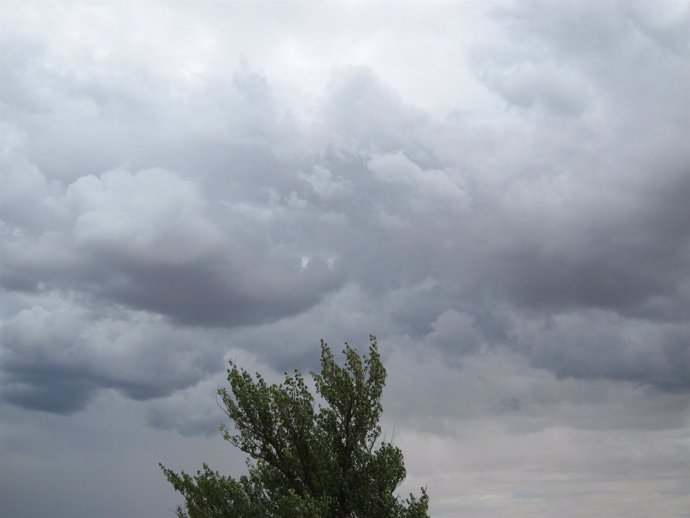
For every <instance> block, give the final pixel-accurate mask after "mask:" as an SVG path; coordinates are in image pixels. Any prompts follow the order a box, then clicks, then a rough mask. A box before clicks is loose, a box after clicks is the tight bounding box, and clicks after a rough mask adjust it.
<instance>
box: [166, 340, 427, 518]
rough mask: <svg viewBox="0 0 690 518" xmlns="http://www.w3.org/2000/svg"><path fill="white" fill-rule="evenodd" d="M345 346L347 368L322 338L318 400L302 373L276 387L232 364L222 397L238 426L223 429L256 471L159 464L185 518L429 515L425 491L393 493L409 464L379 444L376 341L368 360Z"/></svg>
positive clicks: (380, 375)
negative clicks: (230, 472) (189, 469)
mask: <svg viewBox="0 0 690 518" xmlns="http://www.w3.org/2000/svg"><path fill="white" fill-rule="evenodd" d="M345 345H346V347H345V350H344V351H343V353H344V355H345V365H344V366H342V367H341V366H340V365H338V363H337V362H336V360H335V358H334V356H333V353H332V352H331V350H330V348H329V347H328V345H327V344H326V343H325V342H324V341H323V340H322V341H321V372H320V373H318V374H317V373H312V376H313V379H314V384H315V387H316V393H317V394H318V396H319V398H320V399H319V402H315V399H314V396H313V395H312V393H311V392H310V390H309V388H308V387H307V384H306V382H305V380H304V378H303V376H302V375H301V374H300V373H299V372H298V371H295V373H294V374H293V375H292V376H290V375H288V374H287V373H286V374H285V379H284V381H283V382H282V383H280V384H278V385H276V384H272V385H269V384H267V383H266V381H265V380H264V378H263V377H262V376H261V375H260V374H258V373H257V374H256V377H255V378H253V377H252V376H251V375H250V374H249V373H248V372H247V371H245V370H244V369H242V368H239V367H238V366H237V365H236V364H235V363H233V362H231V363H230V368H229V369H228V382H229V384H230V390H231V393H230V392H228V391H227V390H226V389H225V388H221V389H219V390H218V396H219V397H220V400H221V401H222V407H223V410H224V412H225V413H226V414H227V416H228V417H229V418H230V419H231V420H232V422H233V423H234V430H231V429H228V428H227V427H225V426H222V427H221V433H222V435H223V437H224V439H225V440H227V441H228V442H230V443H231V444H232V445H234V446H236V447H237V448H239V449H240V450H242V451H243V452H245V453H246V454H247V455H249V457H250V459H248V460H247V466H248V468H249V473H248V475H245V476H242V477H240V478H239V479H237V480H236V479H234V478H232V477H227V476H223V475H221V474H219V473H218V472H216V471H213V470H211V469H210V468H209V467H208V466H207V465H206V464H203V469H202V470H199V471H197V474H196V475H194V476H192V475H189V474H187V473H185V472H181V473H180V474H177V473H175V472H173V471H172V470H170V469H168V468H166V467H165V466H163V465H162V464H161V468H162V470H163V472H164V473H165V476H166V477H167V479H168V481H169V482H170V483H171V484H172V486H173V487H174V488H175V490H176V491H178V492H180V493H181V494H182V495H183V496H184V498H185V505H186V509H183V508H181V507H179V508H178V509H177V515H178V517H179V518H230V517H237V518H423V517H428V505H429V498H428V496H427V494H426V491H425V489H424V488H422V494H421V497H419V498H415V497H414V496H413V495H410V496H409V497H408V498H407V499H405V500H402V499H400V498H399V497H398V496H396V494H395V490H396V488H397V487H398V486H399V485H400V483H401V482H402V481H403V479H404V478H405V465H404V462H403V455H402V452H401V451H400V449H399V448H397V447H396V446H394V445H393V444H391V443H390V442H386V441H385V440H380V437H381V427H380V426H379V424H378V422H379V417H380V415H381V412H382V406H381V394H382V391H383V387H384V384H385V381H386V370H385V368H384V367H383V364H382V363H381V357H380V355H379V352H378V348H377V343H376V338H375V337H374V336H370V347H369V354H368V355H365V356H363V357H362V356H360V355H359V353H358V352H357V351H356V350H355V349H353V348H352V347H350V346H349V345H347V344H345Z"/></svg>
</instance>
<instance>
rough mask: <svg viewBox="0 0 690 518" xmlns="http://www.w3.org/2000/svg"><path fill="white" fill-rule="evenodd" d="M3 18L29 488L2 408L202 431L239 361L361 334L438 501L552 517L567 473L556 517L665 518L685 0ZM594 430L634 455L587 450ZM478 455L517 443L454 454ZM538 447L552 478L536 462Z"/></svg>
mask: <svg viewBox="0 0 690 518" xmlns="http://www.w3.org/2000/svg"><path fill="white" fill-rule="evenodd" d="M273 9H275V12H274V13H273V14H274V16H271V17H267V16H265V12H266V11H267V10H273ZM4 11H6V12H5V14H4V15H3V16H2V21H0V27H2V34H3V36H1V37H0V45H1V46H2V52H1V53H0V67H1V75H2V79H1V85H0V113H1V114H2V119H3V122H2V126H1V127H0V131H1V132H2V143H1V145H0V186H1V188H0V233H1V239H2V245H1V249H0V262H1V264H0V286H1V289H2V300H3V303H2V305H1V306H0V346H1V349H0V398H1V399H2V408H3V410H2V411H3V412H4V413H5V415H7V416H12V419H18V421H17V423H18V424H16V425H12V424H10V425H9V428H8V432H6V434H0V445H2V448H3V450H5V449H7V450H8V451H10V450H11V451H13V452H14V453H13V456H12V464H11V466H12V467H14V468H16V469H18V470H19V472H20V473H22V474H23V475H20V476H26V477H28V476H29V474H28V473H29V471H28V470H29V468H28V467H27V466H30V465H31V463H32V462H33V461H32V460H31V455H30V454H29V453H26V454H23V453H22V454H19V453H16V452H17V451H20V452H22V451H30V450H31V444H30V442H22V441H21V440H19V439H18V438H17V437H18V436H19V435H25V436H26V437H31V434H28V435H26V434H24V433H23V432H22V433H21V434H19V432H17V430H20V428H21V427H25V426H28V427H40V426H41V420H42V419H44V420H47V421H50V422H58V421H54V420H56V419H64V420H65V421H60V422H62V423H63V424H62V425H60V426H64V427H66V429H69V425H68V423H69V422H72V421H70V420H73V422H74V423H90V424H88V425H85V426H87V428H89V427H91V428H89V429H93V430H96V429H98V428H99V426H100V425H98V424H94V423H97V420H98V419H101V418H103V417H102V416H103V415H107V411H108V410H107V409H114V410H113V412H115V413H117V414H118V415H123V416H126V417H125V419H126V422H127V423H131V427H132V428H131V430H134V431H130V432H127V433H128V434H131V436H132V437H136V436H137V434H140V435H141V437H142V441H155V437H156V436H157V435H156V434H160V435H159V436H160V437H167V438H169V437H171V435H170V434H172V433H179V434H181V436H182V437H183V438H185V440H189V441H194V440H197V441H207V440H210V439H208V437H210V436H212V435H213V432H214V430H215V429H216V428H217V426H218V423H219V422H220V414H219V412H216V410H217V408H216V406H215V400H214V399H213V398H214V392H215V388H216V387H217V386H218V385H220V384H222V383H223V369H224V367H225V365H226V361H227V360H228V359H235V360H237V361H239V362H240V363H242V364H244V365H247V366H249V367H250V370H252V369H256V370H262V371H264V372H267V376H268V377H269V378H271V376H277V375H278V374H279V373H280V372H282V371H287V370H292V369H293V368H299V369H304V370H308V369H313V368H315V366H316V365H315V362H316V360H317V355H318V347H317V346H318V339H319V338H321V337H324V338H326V339H328V340H329V341H330V342H331V343H332V344H333V345H334V346H335V347H336V348H337V346H338V344H340V343H342V342H344V341H346V340H347V341H350V342H352V343H354V344H359V343H362V342H364V341H366V337H367V335H368V333H369V332H374V333H376V334H377V335H378V337H379V340H380V342H381V345H382V350H383V354H384V357H385V360H386V365H387V367H388V370H389V373H390V382H389V386H388V394H387V396H386V397H387V399H386V402H385V403H386V410H387V413H386V419H387V421H386V424H387V425H393V426H394V427H395V426H397V429H398V430H402V431H400V432H399V433H400V435H399V437H400V441H401V444H402V445H403V446H405V451H406V452H407V451H410V450H415V448H416V449H419V448H420V447H421V445H423V444H429V445H431V446H429V448H430V449H429V451H430V452H431V453H430V457H429V459H425V458H421V457H420V456H419V455H418V454H412V457H411V459H410V460H409V461H408V467H409V468H410V478H411V481H410V484H413V485H414V484H416V485H419V484H422V485H426V484H427V483H428V485H429V488H430V491H431V495H432V504H433V505H434V506H435V507H434V508H433V511H434V513H435V515H438V516H458V515H461V513H465V514H464V515H468V516H469V515H471V516H493V517H496V516H508V515H509V514H506V513H510V510H511V509H512V510H513V513H517V514H512V515H510V516H552V515H553V514H554V509H563V508H564V506H566V504H564V502H570V501H571V499H572V498H574V497H573V495H574V494H575V493H576V492H577V491H581V492H584V493H580V494H585V495H588V496H586V497H584V500H585V503H584V504H583V506H582V508H581V513H580V514H577V513H578V512H580V511H578V510H577V509H574V510H572V511H571V514H567V516H592V515H593V514H591V513H594V514H596V515H597V516H620V515H623V514H625V515H630V516H633V515H634V514H630V513H632V512H638V511H639V509H640V508H644V511H643V514H638V515H639V516H643V515H645V516H646V515H650V514H659V515H664V516H673V517H678V518H680V517H681V516H685V515H684V514H682V512H683V511H681V509H687V506H688V504H690V502H689V501H688V498H687V495H688V494H689V492H688V491H689V484H690V481H689V480H688V478H687V474H683V470H682V469H681V467H680V464H682V462H680V461H681V460H683V459H684V460H685V461H687V460H688V459H690V451H688V446H687V442H683V434H684V433H687V430H688V426H689V424H688V419H687V416H688V409H689V406H688V402H689V401H690V324H689V322H690V203H688V199H690V146H688V145H687V135H688V134H690V103H689V102H688V101H687V85H688V84H690V37H689V36H688V35H689V34H690V7H688V4H687V2H674V3H671V2H668V3H648V2H603V3H596V4H595V3H585V2H577V3H576V2H567V3H556V2H517V3H505V4H494V3H492V4H491V5H487V6H480V5H479V4H478V3H476V4H475V3H461V4H457V5H453V4H450V3H449V4H434V5H433V6H422V5H421V4H420V5H417V4H404V5H403V4H389V3H381V4H378V3H376V4H367V5H364V4H359V3H355V2H343V3H335V4H330V3H329V4H323V5H321V4H318V5H317V4H303V3H279V4H270V6H269V5H264V4H262V3H259V4H258V5H250V4H247V3H231V4H222V3H220V2H218V3H217V2H209V3H202V4H197V3H185V4H179V5H178V4H171V3H165V2H146V3H141V4H139V3H131V2H128V3H109V4H103V5H101V4H97V3H94V4H90V3H88V4H84V3H72V2H57V3H54V4H49V5H48V4H43V3H33V2H28V3H19V2H16V3H15V2H9V3H7V6H6V8H5V9H4ZM279 20H280V21H279ZM335 20H339V21H340V25H337V26H336V22H335ZM17 416H18V417H17ZM97 416H100V417H97ZM47 421H46V422H47ZM27 423H30V424H27ZM75 426H76V424H75ZM13 427H16V428H13ZM21 429H23V428H21ZM32 429H33V428H32ZM136 430H139V432H136ZM610 430H616V433H618V434H620V435H619V436H620V437H623V439H621V440H622V441H628V440H629V441H631V443H634V442H635V441H639V450H638V451H639V458H638V460H639V462H638V463H637V464H634V463H633V465H630V464H629V462H632V461H625V459H622V458H618V457H616V458H613V457H615V455H614V453H611V452H610V451H609V452H607V451H604V447H603V446H601V447H600V446H597V444H598V443H597V441H598V440H600V443H599V444H607V443H609V442H615V440H614V439H613V438H612V436H611V435H608V433H609V431H610ZM75 433H78V434H79V433H83V434H84V435H85V436H86V435H88V434H89V433H95V432H88V431H84V432H75ZM113 433H116V432H113ZM117 433H118V434H121V433H125V432H122V431H120V432H117ZM463 434H465V438H467V437H470V438H471V439H469V440H468V446H467V447H466V448H465V447H463V446H460V443H462V442H463V440H464V439H462V438H459V437H461V436H462V435H463ZM654 434H658V435H656V436H655V435H654ZM176 437H177V436H176ZM654 437H659V438H660V441H662V443H663V444H662V445H659V446H654ZM144 438H145V439H144ZM25 440H26V441H30V440H31V439H25ZM132 440H134V441H136V439H132ZM165 440H166V441H167V440H168V439H165ZM169 440H170V441H172V442H175V441H181V440H182V439H180V438H179V437H178V438H177V439H174V440H173V439H169ZM540 440H543V441H545V443H547V444H548V445H549V448H551V449H549V450H548V451H545V452H540V453H538V454H537V453H534V455H535V457H534V459H533V466H532V468H524V469H523V467H520V466H523V464H526V463H527V464H529V459H525V458H523V457H522V456H521V454H519V453H516V452H517V451H518V450H519V448H524V451H530V452H533V451H534V450H536V449H538V447H539V441H540ZM511 441H513V443H514V444H516V446H515V447H514V448H512V447H511V446H510V444H512V442H511ZM172 442H171V444H172ZM147 443H148V442H147ZM18 444H20V446H17V445H18ZM142 444H144V443H143V442H142ZM175 444H178V443H177V442H175ZM179 444H183V442H182V443H179ZM198 444H204V445H206V444H207V443H206V442H203V443H198ZM626 444H627V443H626ZM573 445H582V446H583V447H584V448H587V451H588V452H590V453H588V454H587V455H585V456H584V457H582V458H580V457H578V453H577V451H576V450H577V447H576V446H573ZM494 446H495V447H496V448H497V449H496V451H497V452H499V453H500V452H503V454H504V455H505V459H512V460H510V461H508V460H506V461H502V460H501V459H499V458H498V457H496V455H498V453H496V455H494V454H487V457H486V459H485V462H483V461H482V460H481V459H479V458H477V457H476V456H475V453H473V451H474V450H473V449H482V448H486V449H489V448H493V447H494ZM17 448H18V450H17ZM203 448H207V446H203ZM435 448H438V450H437V449H435ZM655 448H658V450H656V449H655ZM449 449H450V450H452V449H457V452H459V453H458V455H457V457H456V456H454V455H453V456H450V457H452V461H453V462H454V463H455V464H452V465H448V462H450V460H449V459H450V457H448V459H446V458H444V456H443V455H441V454H440V452H441V451H444V450H449ZM117 451H118V450H117V448H116V447H114V446H113V447H112V449H110V447H109V449H108V452H109V453H108V455H114V456H116V455H117ZM205 451H207V450H205ZM208 451H210V450H208ZM214 451H215V450H214ZM595 451H596V452H598V454H599V455H601V456H603V457H602V458H601V459H599V458H597V453H594V452H595ZM670 452H676V453H675V457H674V455H672V454H671V453H670ZM162 454H165V452H162ZM657 454H658V458H655V455H657ZM171 455H172V454H171ZM213 455H215V454H213ZM462 455H465V456H466V457H465V458H461V457H462ZM607 455H609V456H608V457H607ZM177 458H179V459H180V462H188V461H189V459H187V458H186V457H185V458H184V459H183V458H182V457H177ZM674 458H675V459H676V460H674ZM607 459H608V461H610V462H609V463H608V464H607ZM158 460H163V459H155V461H152V466H154V467H155V462H157V461H158ZM201 460H203V459H199V462H201ZM60 462H65V463H66V464H65V469H69V467H68V461H66V460H64V459H62V460H61V461H60ZM510 462H513V464H512V465H511V464H510ZM626 462H628V464H626ZM553 463H555V464H557V465H559V466H562V467H563V473H565V474H564V475H563V476H564V477H566V478H568V477H571V478H568V480H572V481H573V482H572V483H573V484H575V485H574V486H573V489H572V491H571V492H568V491H565V490H560V489H558V487H556V485H550V483H548V482H546V481H545V482H544V486H543V487H542V488H541V489H537V488H535V487H533V486H532V485H531V483H527V482H525V480H526V478H525V477H526V475H525V473H528V472H530V471H529V470H530V469H534V470H537V471H539V470H541V471H540V472H542V473H543V472H544V470H547V469H550V470H556V469H555V468H554V467H553ZM549 466H550V467H549ZM665 467H666V471H664V470H665ZM123 469H125V468H124V467H123ZM185 469H194V466H189V467H185ZM232 469H235V468H232ZM238 469H239V468H238ZM626 469H629V473H634V476H635V477H636V478H635V480H632V479H624V478H625V477H623V478H621V476H618V475H617V473H618V474H620V473H621V472H622V471H625V470H626ZM472 470H475V471H476V473H477V477H478V478H476V479H474V478H472V477H471V476H470V475H468V473H470V472H471V471H472ZM556 471H557V470H556ZM660 473H665V474H666V476H667V478H665V479H664V480H667V481H668V483H667V485H665V486H663V487H661V486H659V487H657V486H656V485H654V483H653V482H652V481H653V480H654V479H655V478H656V477H657V476H658V475H659V474H660ZM44 474H45V476H46V477H48V472H44ZM501 474H503V475H505V477H507V478H506V479H505V484H507V485H506V486H502V485H501V483H498V482H496V481H497V480H503V479H502V478H501V477H502V476H503V475H501ZM630 476H631V477H632V475H630ZM481 477H485V479H481ZM617 477H618V478H617ZM480 479H481V480H485V482H486V485H487V487H488V488H490V489H487V490H486V494H489V493H490V492H491V491H495V494H494V497H495V498H494V497H492V498H493V499H491V498H488V499H484V500H482V498H481V494H483V493H482V491H483V490H482V489H481V483H480V482H481V480H480ZM600 479H603V480H605V481H607V482H606V484H609V485H606V487H605V489H603V490H602V491H603V492H604V493H605V494H606V495H608V496H605V497H604V496H602V494H604V493H596V492H595V491H593V489H592V487H591V484H593V483H594V482H595V481H596V480H600ZM46 480H47V478H46ZM453 481H455V482H453ZM17 483H18V482H17ZM75 484H76V482H75ZM462 484H465V486H464V487H465V489H459V486H461V485H462ZM577 484H580V485H577ZM617 484H619V485H617ZM621 484H622V485H621ZM626 484H627V485H626ZM13 487H14V486H13ZM75 487H76V485H75ZM411 487H412V486H411ZM434 487H436V489H434ZM506 488H507V489H506ZM621 488H623V489H621ZM625 488H635V491H637V493H635V495H637V496H635V495H633V494H632V493H631V495H632V496H630V497H629V499H628V500H625V502H623V503H620V502H619V503H616V502H615V497H614V496H611V495H616V494H620V491H624V490H626V491H627V489H625ZM161 491H162V490H161ZM631 491H632V490H631ZM617 492H618V493H617ZM626 494H627V493H626ZM652 494H668V495H671V496H669V499H668V500H667V503H663V502H661V501H657V500H656V499H655V498H652V497H651V496H650V497H649V498H648V499H647V500H645V498H646V497H645V495H652ZM496 495H498V496H496ZM11 498H12V503H13V504H12V505H14V507H12V509H13V510H16V513H18V514H16V516H26V517H28V516H38V515H40V511H38V510H37V509H38V507H35V506H34V507H26V509H27V511H26V512H24V514H21V512H20V511H19V509H21V508H22V507H23V505H22V502H23V501H24V500H25V499H26V498H27V496H26V495H25V494H23V493H21V492H17V491H15V492H14V494H13V496H12V497H11ZM3 499H4V497H3ZM113 502H114V501H113ZM154 504H156V503H147V504H142V506H141V508H140V509H141V510H143V509H146V512H147V513H148V514H155V515H157V516H162V515H163V514H164V513H165V512H166V509H167V508H166V506H165V504H162V505H159V506H158V507H156V506H155V505H154ZM118 506H120V507H118ZM31 509H33V511H32V510H31ZM60 509H61V510H60V511H59V512H60V513H62V514H59V515H60V516H63V515H64V516H67V515H70V516H74V515H75V514H76V515H79V512H78V511H75V510H74V509H72V508H70V505H69V504H67V503H64V504H62V507H61V508H60ZM90 509H92V511H90V512H95V511H93V509H95V508H90ZM118 509H124V507H122V506H121V504H118V503H113V504H112V510H111V511H110V512H111V513H112V515H113V516H117V515H119V514H118V513H119V511H118ZM84 512H86V511H84ZM99 512H100V511H99ZM132 512H134V514H136V513H140V512H144V511H132ZM569 512H570V511H569ZM32 513H33V514H32ZM156 513H157V514H156ZM472 513H473V514H472ZM626 513H627V514H626ZM87 514H88V513H87ZM87 514H83V515H84V516H86V515H87ZM561 515H563V514H561ZM104 516H105V515H104ZM563 516H566V515H563ZM634 516H637V515H634Z"/></svg>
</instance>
